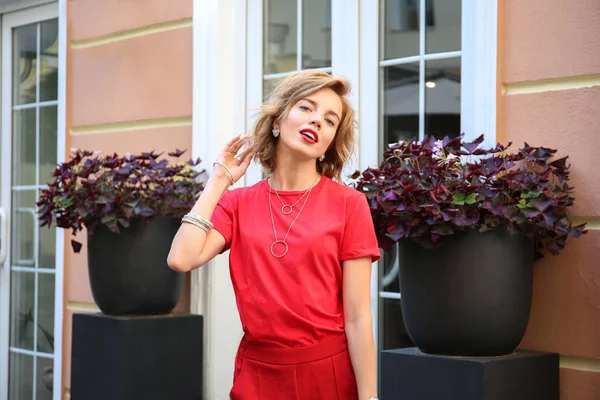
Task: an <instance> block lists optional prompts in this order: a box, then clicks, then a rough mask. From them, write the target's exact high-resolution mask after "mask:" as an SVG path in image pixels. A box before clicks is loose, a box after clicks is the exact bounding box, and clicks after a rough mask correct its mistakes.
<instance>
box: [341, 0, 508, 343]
mask: <svg viewBox="0 0 600 400" xmlns="http://www.w3.org/2000/svg"><path fill="white" fill-rule="evenodd" d="M380 1H385V0H362V2H361V20H360V28H359V29H360V34H359V36H360V40H359V47H360V49H361V59H360V80H359V82H360V90H361V96H360V98H359V109H358V115H359V118H360V120H359V132H360V131H362V132H377V140H373V138H372V136H370V137H365V136H362V135H361V137H360V154H361V162H360V167H361V169H365V168H367V167H368V166H376V165H378V164H379V162H380V161H381V160H380V158H381V152H382V148H381V146H382V137H381V136H382V135H381V129H380V126H381V117H382V116H381V115H380V103H381V97H382V96H383V93H381V91H380V82H379V76H380V68H381V67H383V66H386V65H393V64H396V62H397V60H386V61H380V37H379V35H380V33H379V32H380V30H379V28H380V25H379V10H380V8H379V7H380V6H379V2H380ZM420 1H421V5H420V6H421V9H422V10H423V9H425V0H420ZM420 18H421V21H420V30H421V32H420V37H424V36H425V13H421V14H420ZM461 19H462V27H461V28H462V29H461V31H462V38H461V50H460V51H456V52H448V53H441V54H434V55H426V54H425V42H424V41H422V40H421V41H420V44H419V46H420V49H419V50H420V51H419V52H420V55H419V56H416V57H411V58H405V59H403V60H402V61H403V62H424V61H427V60H432V59H437V58H446V57H449V56H451V57H458V56H460V57H461V71H462V72H461V76H462V78H461V132H464V133H465V139H466V140H472V139H475V138H476V137H477V136H479V135H480V134H482V133H485V140H484V143H483V145H484V146H493V145H494V144H495V141H496V90H497V83H496V60H497V45H496V42H497V20H498V4H497V0H462V16H461ZM352 61H353V60H350V59H348V60H343V62H344V63H345V64H348V63H350V62H352ZM424 74H425V69H424V68H423V67H421V68H420V82H423V83H424V82H425V76H424ZM419 90H420V96H419V137H420V138H423V136H424V125H425V124H424V123H423V122H424V115H425V112H424V110H425V96H424V90H425V86H424V85H423V84H421V85H420V86H419ZM371 279H372V281H371V288H372V304H371V307H372V310H373V318H374V322H373V326H374V334H375V342H376V349H377V350H379V348H380V346H379V343H378V340H379V336H378V328H379V324H378V321H377V320H378V318H379V312H378V309H379V299H397V300H399V299H400V298H401V294H400V293H397V292H385V291H379V282H378V280H379V277H378V274H376V273H374V274H372V276H371ZM373 291H375V292H376V293H377V294H375V295H374V294H373ZM374 299H375V301H373V300H374ZM377 352H378V353H379V351H377Z"/></svg>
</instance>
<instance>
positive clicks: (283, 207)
mask: <svg viewBox="0 0 600 400" xmlns="http://www.w3.org/2000/svg"><path fill="white" fill-rule="evenodd" d="M317 179H319V176H317V178H316V179H315V181H314V182H313V183H312V185H311V186H310V187H309V188H308V189H306V190H305V191H304V193H303V194H302V196H300V198H299V199H298V200H296V202H295V203H294V204H292V205H289V204H285V203H284V202H283V200H281V197H279V192H277V189H275V188H273V190H274V191H275V194H276V195H277V198H278V199H279V201H280V202H281V212H282V213H283V214H285V215H289V214H291V213H292V211H294V207H295V206H296V204H298V203H299V202H300V200H302V198H303V197H304V196H306V194H307V193H308V192H309V190H310V189H312V187H313V186H314V185H315V183H316V182H317ZM269 187H271V186H270V185H269Z"/></svg>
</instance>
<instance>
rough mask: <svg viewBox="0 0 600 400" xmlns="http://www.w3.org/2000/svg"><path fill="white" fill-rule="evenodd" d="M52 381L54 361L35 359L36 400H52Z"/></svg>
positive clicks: (50, 359)
mask: <svg viewBox="0 0 600 400" xmlns="http://www.w3.org/2000/svg"><path fill="white" fill-rule="evenodd" d="M53 379H54V359H52V358H42V357H38V359H37V393H36V397H37V399H36V400H52V393H53V390H52V389H53V383H54V382H53Z"/></svg>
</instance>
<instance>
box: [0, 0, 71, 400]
mask: <svg viewBox="0 0 600 400" xmlns="http://www.w3.org/2000/svg"><path fill="white" fill-rule="evenodd" d="M23 10H27V12H26V13H25V14H17V13H19V12H21V11H23ZM10 13H15V14H14V16H15V17H17V16H18V17H17V18H18V20H17V21H18V23H19V24H28V23H35V22H38V21H41V20H45V19H50V18H58V40H59V50H58V51H59V55H58V101H57V114H58V116H57V160H59V162H60V161H61V160H64V159H65V146H66V74H65V71H66V66H67V63H66V60H67V40H66V39H67V35H66V27H67V25H66V23H67V19H66V17H67V0H58V1H48V0H29V1H21V2H15V3H9V4H5V5H1V6H0V15H2V16H6V17H7V18H8V19H10V18H12V17H13V15H11V14H10ZM2 20H4V18H2ZM10 25H11V24H10V21H9V23H8V24H7V25H6V26H4V27H3V26H2V23H1V22H0V31H4V29H5V28H6V29H10V28H9V26H10ZM3 37H6V36H5V35H3ZM11 48H12V46H11V44H10V43H2V62H3V63H4V60H5V59H9V60H12V54H11ZM9 64H10V63H9ZM1 92H2V97H1V98H2V101H1V105H2V107H4V105H5V104H12V99H11V98H12V74H11V73H10V71H4V70H3V71H2V82H1ZM11 122H12V118H11V115H9V117H8V118H5V119H4V121H2V124H3V125H2V129H3V131H11ZM1 142H2V143H1V146H0V147H1V148H0V151H1V154H2V159H3V160H4V162H5V163H6V164H8V165H10V164H11V161H10V160H11V142H10V141H4V140H2V141H1ZM6 160H8V161H6ZM0 172H1V173H2V182H4V183H3V184H2V186H3V187H2V190H1V192H0V195H1V196H2V202H1V204H2V205H4V206H6V207H7V208H8V209H10V201H11V187H10V183H9V184H7V183H6V182H10V176H11V168H9V169H8V171H0ZM8 217H9V218H10V216H8ZM8 228H9V236H10V225H9V227H8ZM55 229H57V234H56V243H55V252H56V256H55V257H56V258H55V271H54V272H53V274H54V275H55V289H54V290H55V302H54V332H53V334H54V338H55V340H54V365H53V374H54V377H53V400H60V399H61V398H62V396H63V382H62V376H63V375H62V372H63V371H62V367H63V358H62V355H63V354H62V353H63V341H62V339H63V336H62V334H63V323H64V317H63V310H64V298H63V291H64V234H63V233H64V232H63V230H62V229H58V228H55ZM3 245H6V246H8V247H9V248H8V249H7V250H8V254H7V260H9V259H10V241H8V243H6V242H5V243H3ZM9 267H10V265H7V264H5V265H4V266H2V270H1V271H0V275H1V276H0V285H1V289H2V291H1V293H2V298H1V299H0V307H1V308H0V322H1V323H0V325H1V326H3V327H6V326H8V321H9V319H10V292H9V289H10V276H9V273H10V271H9ZM35 331H37V329H35V330H34V332H35ZM9 335H10V332H9V330H8V329H0V343H1V344H2V347H1V349H2V351H1V354H0V383H6V384H7V385H6V387H2V389H1V390H0V400H6V399H8V369H9V365H8V356H9V354H8V343H9ZM31 353H32V354H34V353H36V352H31ZM34 369H35V366H34ZM34 383H35V381H34ZM34 393H35V390H34Z"/></svg>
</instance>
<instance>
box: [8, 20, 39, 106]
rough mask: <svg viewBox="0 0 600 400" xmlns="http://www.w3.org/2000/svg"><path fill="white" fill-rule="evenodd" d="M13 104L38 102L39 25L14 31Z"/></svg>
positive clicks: (27, 26)
mask: <svg viewBox="0 0 600 400" xmlns="http://www.w3.org/2000/svg"><path fill="white" fill-rule="evenodd" d="M13 32H14V34H13V102H14V104H29V103H35V102H36V90H37V65H38V62H37V24H31V25H24V26H20V27H18V28H15V29H14V30H13Z"/></svg>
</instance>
